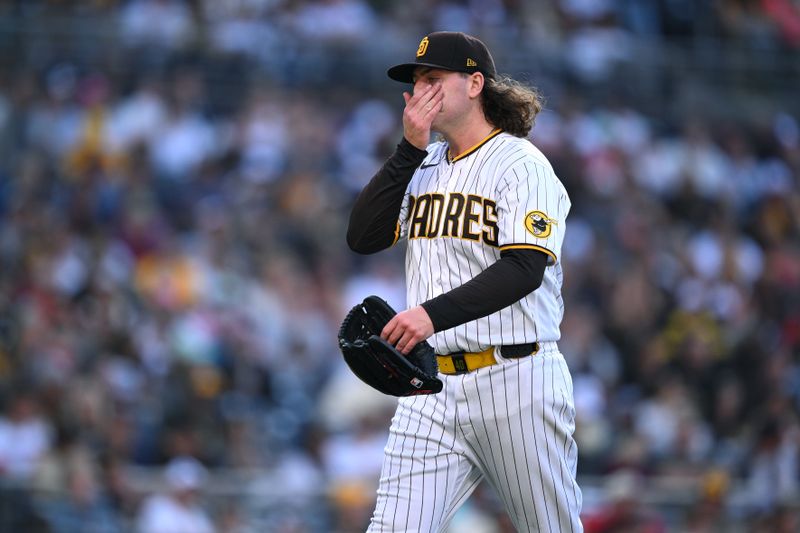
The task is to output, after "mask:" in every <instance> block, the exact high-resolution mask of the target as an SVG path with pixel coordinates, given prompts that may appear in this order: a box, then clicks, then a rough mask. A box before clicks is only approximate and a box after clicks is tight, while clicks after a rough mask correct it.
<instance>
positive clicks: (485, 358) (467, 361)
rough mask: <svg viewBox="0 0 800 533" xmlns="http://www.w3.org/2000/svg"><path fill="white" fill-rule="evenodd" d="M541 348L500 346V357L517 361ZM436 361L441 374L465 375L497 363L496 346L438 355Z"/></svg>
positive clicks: (536, 345) (533, 345) (533, 343)
mask: <svg viewBox="0 0 800 533" xmlns="http://www.w3.org/2000/svg"><path fill="white" fill-rule="evenodd" d="M539 348H540V346H539V343H538V342H531V343H528V344H513V345H507V346H500V355H502V356H503V357H507V358H509V359H517V358H520V357H527V356H529V355H535V354H536V353H537V352H538V351H539ZM436 361H437V362H438V363H439V372H441V373H442V374H449V375H455V374H465V373H467V372H472V371H473V370H477V369H479V368H483V367H486V366H491V365H493V364H495V363H496V362H497V360H496V359H495V358H494V346H489V347H488V348H486V349H485V350H484V351H482V352H455V353H449V354H447V355H439V354H437V355H436Z"/></svg>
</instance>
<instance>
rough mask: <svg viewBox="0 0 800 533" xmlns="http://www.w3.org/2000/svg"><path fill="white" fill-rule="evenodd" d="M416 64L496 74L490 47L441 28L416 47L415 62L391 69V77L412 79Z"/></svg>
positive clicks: (492, 75)
mask: <svg viewBox="0 0 800 533" xmlns="http://www.w3.org/2000/svg"><path fill="white" fill-rule="evenodd" d="M417 67H430V68H440V69H444V70H452V71H455V72H466V73H468V74H472V73H473V72H482V73H483V75H484V76H486V77H487V78H494V77H495V76H496V75H497V72H496V71H495V67H494V60H493V59H492V55H491V54H490V53H489V49H488V48H486V45H485V44H483V43H482V42H481V41H480V40H479V39H477V38H475V37H472V36H471V35H467V34H466V33H461V32H454V31H438V32H434V33H431V34H429V35H427V36H425V37H424V38H423V39H422V41H420V43H419V47H418V48H417V57H416V60H415V61H414V62H413V63H403V64H400V65H396V66H394V67H392V68H390V69H389V71H388V72H387V74H388V75H389V77H390V78H392V79H393V80H397V81H402V82H405V83H413V81H414V80H413V76H414V69H415V68H417Z"/></svg>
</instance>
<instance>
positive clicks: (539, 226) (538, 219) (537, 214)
mask: <svg viewBox="0 0 800 533" xmlns="http://www.w3.org/2000/svg"><path fill="white" fill-rule="evenodd" d="M554 224H555V225H558V222H557V221H556V220H555V219H552V218H550V217H548V216H547V214H546V213H545V212H544V211H531V212H530V213H528V214H527V215H525V229H526V230H528V231H529V232H530V233H531V235H533V236H534V237H536V238H537V239H545V238H547V237H549V236H550V232H551V231H552V229H553V225H554Z"/></svg>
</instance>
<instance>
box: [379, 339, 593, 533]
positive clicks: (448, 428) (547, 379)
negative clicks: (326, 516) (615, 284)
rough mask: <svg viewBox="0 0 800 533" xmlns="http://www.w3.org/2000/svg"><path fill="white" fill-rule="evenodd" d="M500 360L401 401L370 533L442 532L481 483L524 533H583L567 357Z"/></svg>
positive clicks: (551, 354) (544, 355) (556, 354)
mask: <svg viewBox="0 0 800 533" xmlns="http://www.w3.org/2000/svg"><path fill="white" fill-rule="evenodd" d="M498 360H499V361H500V363H499V364H496V365H494V366H491V367H486V368H481V369H478V370H476V371H474V372H470V373H468V374H462V375H457V376H440V377H442V378H443V379H444V382H445V388H444V390H442V392H440V393H439V394H436V395H429V396H417V397H410V398H401V399H400V401H399V404H398V407H397V412H396V413H395V416H394V418H392V425H391V429H390V436H389V442H388V444H387V446H386V453H385V456H384V462H383V468H382V472H381V479H380V486H379V487H378V501H377V504H376V506H375V512H374V514H373V517H372V521H371V523H370V526H369V530H368V531H370V532H387V533H388V532H392V533H398V532H412V531H414V532H425V533H428V532H438V531H441V530H442V529H443V528H444V527H445V526H446V525H447V523H448V522H449V520H450V519H451V518H452V516H453V515H454V514H455V512H456V510H457V509H458V508H459V507H460V505H461V504H462V503H463V502H464V501H465V500H466V499H467V497H468V496H469V495H470V494H471V493H472V491H473V490H474V489H475V487H476V486H477V485H478V483H479V482H480V481H481V480H482V479H484V478H485V479H487V480H488V481H489V482H490V483H491V484H492V486H493V487H494V489H495V490H496V492H497V494H498V495H499V497H500V498H501V499H502V501H503V503H504V504H505V507H506V510H507V511H508V514H509V516H510V517H511V520H512V521H513V523H514V525H515V527H516V528H517V530H518V531H541V532H553V533H557V532H558V533H560V532H570V533H578V532H581V531H583V527H582V525H581V523H580V520H579V514H580V508H581V491H580V488H579V487H578V485H577V483H576V482H575V471H576V466H577V447H576V445H575V441H574V440H573V438H572V433H573V431H574V428H575V424H574V418H575V408H574V405H573V397H572V378H571V377H570V375H569V371H568V369H567V365H566V363H565V361H564V357H563V356H562V355H561V353H559V352H558V351H557V350H554V351H550V352H545V353H539V354H536V355H535V356H533V357H525V358H522V359H503V358H502V357H499V356H498Z"/></svg>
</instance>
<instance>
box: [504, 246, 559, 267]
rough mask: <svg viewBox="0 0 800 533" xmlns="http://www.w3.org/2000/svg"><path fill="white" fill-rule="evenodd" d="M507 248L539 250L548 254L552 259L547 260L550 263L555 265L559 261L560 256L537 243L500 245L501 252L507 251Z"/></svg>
mask: <svg viewBox="0 0 800 533" xmlns="http://www.w3.org/2000/svg"><path fill="white" fill-rule="evenodd" d="M506 250H537V251H539V252H543V253H545V254H547V255H548V256H549V257H550V260H549V261H548V262H547V263H548V264H549V265H555V264H556V263H557V262H558V256H556V254H554V253H553V252H552V251H550V250H548V249H547V248H545V247H544V246H538V245H536V244H525V243H523V244H504V245H503V246H501V247H500V251H501V252H505V251H506Z"/></svg>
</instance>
